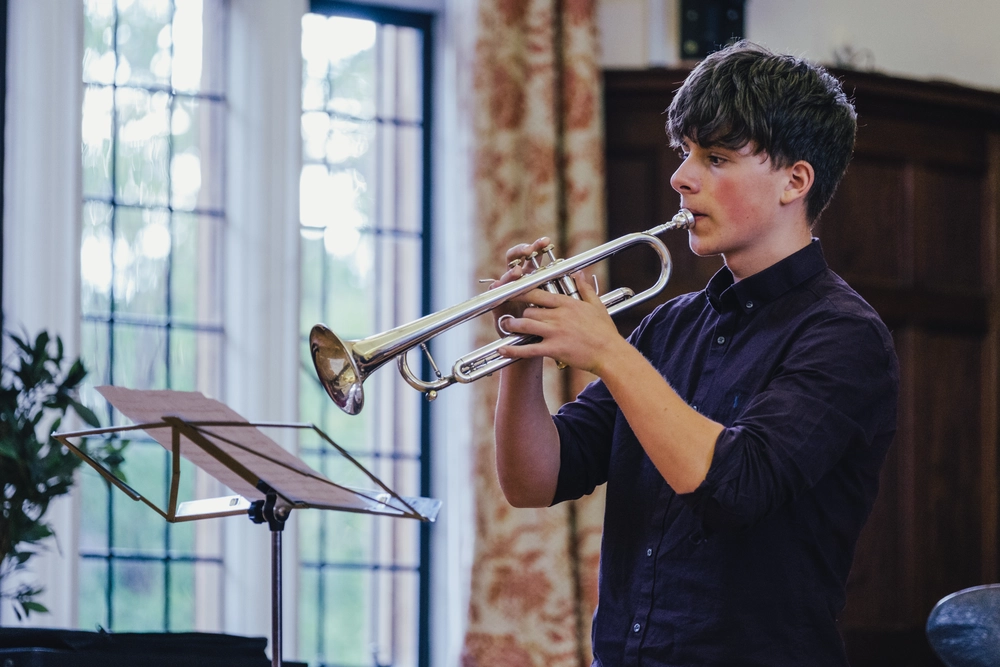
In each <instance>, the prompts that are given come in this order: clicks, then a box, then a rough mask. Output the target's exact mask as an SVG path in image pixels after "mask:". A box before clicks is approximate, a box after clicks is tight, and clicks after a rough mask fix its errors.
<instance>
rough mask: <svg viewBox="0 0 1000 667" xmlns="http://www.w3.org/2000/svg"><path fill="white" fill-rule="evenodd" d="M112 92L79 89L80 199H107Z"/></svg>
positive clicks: (108, 89) (102, 88)
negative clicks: (80, 91)
mask: <svg viewBox="0 0 1000 667" xmlns="http://www.w3.org/2000/svg"><path fill="white" fill-rule="evenodd" d="M114 94H115V93H114V88H112V87H111V86H85V87H84V89H83V125H82V133H81V137H82V139H83V148H82V150H83V195H84V196H85V197H93V198H95V199H111V197H112V193H113V192H114V190H113V188H112V187H111V145H112V143H111V137H112V128H113V127H114V108H113V107H114Z"/></svg>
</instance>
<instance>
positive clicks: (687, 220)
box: [670, 208, 694, 229]
mask: <svg viewBox="0 0 1000 667" xmlns="http://www.w3.org/2000/svg"><path fill="white" fill-rule="evenodd" d="M670 226H671V227H673V228H674V229H691V228H692V227H694V214H693V213H691V211H689V210H687V209H686V208H682V209H681V210H679V211H677V215H675V216H674V217H673V218H671V219H670Z"/></svg>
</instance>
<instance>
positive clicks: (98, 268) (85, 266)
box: [80, 202, 114, 316]
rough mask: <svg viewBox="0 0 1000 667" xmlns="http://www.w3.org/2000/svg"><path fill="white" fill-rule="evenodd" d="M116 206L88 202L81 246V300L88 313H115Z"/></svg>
mask: <svg viewBox="0 0 1000 667" xmlns="http://www.w3.org/2000/svg"><path fill="white" fill-rule="evenodd" d="M113 215H114V208H112V207H111V206H109V205H107V204H105V203H103V202H85V203H84V205H83V230H82V239H81V240H82V243H81V245H80V273H81V278H82V281H81V284H80V290H81V301H82V306H83V313H84V315H93V314H102V315H104V316H107V315H108V314H110V312H111V276H112V269H111V267H112V263H111V257H112V253H111V247H112V244H111V241H112V233H111V229H112V216H113Z"/></svg>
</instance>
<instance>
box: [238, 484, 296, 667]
mask: <svg viewBox="0 0 1000 667" xmlns="http://www.w3.org/2000/svg"><path fill="white" fill-rule="evenodd" d="M257 489H258V490H259V491H261V492H262V493H264V494H265V499H264V500H255V501H254V502H252V503H251V504H250V510H249V512H248V514H249V515H250V520H251V521H253V522H254V523H264V522H265V521H266V522H267V525H268V527H270V529H271V667H281V531H283V530H284V529H285V520H286V519H288V515H289V514H290V512H291V510H290V509H289V508H287V507H275V505H276V504H277V501H278V494H277V493H275V491H274V489H272V488H271V487H270V486H269V485H268V484H267V483H266V482H264V481H263V480H261V481H260V482H258V483H257Z"/></svg>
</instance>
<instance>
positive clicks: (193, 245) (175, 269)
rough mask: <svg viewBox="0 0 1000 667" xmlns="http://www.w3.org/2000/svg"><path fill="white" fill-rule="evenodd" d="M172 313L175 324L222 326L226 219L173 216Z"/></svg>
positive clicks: (188, 215) (189, 214) (183, 215)
mask: <svg viewBox="0 0 1000 667" xmlns="http://www.w3.org/2000/svg"><path fill="white" fill-rule="evenodd" d="M172 220H173V228H172V229H171V239H172V240H171V249H172V250H173V252H172V254H171V261H172V266H171V268H170V289H171V311H172V316H173V318H174V319H175V320H176V321H179V322H186V323H195V322H199V323H201V324H205V325H221V323H222V275H221V274H222V243H223V218H220V217H216V216H211V215H195V214H193V213H174V214H173V216H172Z"/></svg>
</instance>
